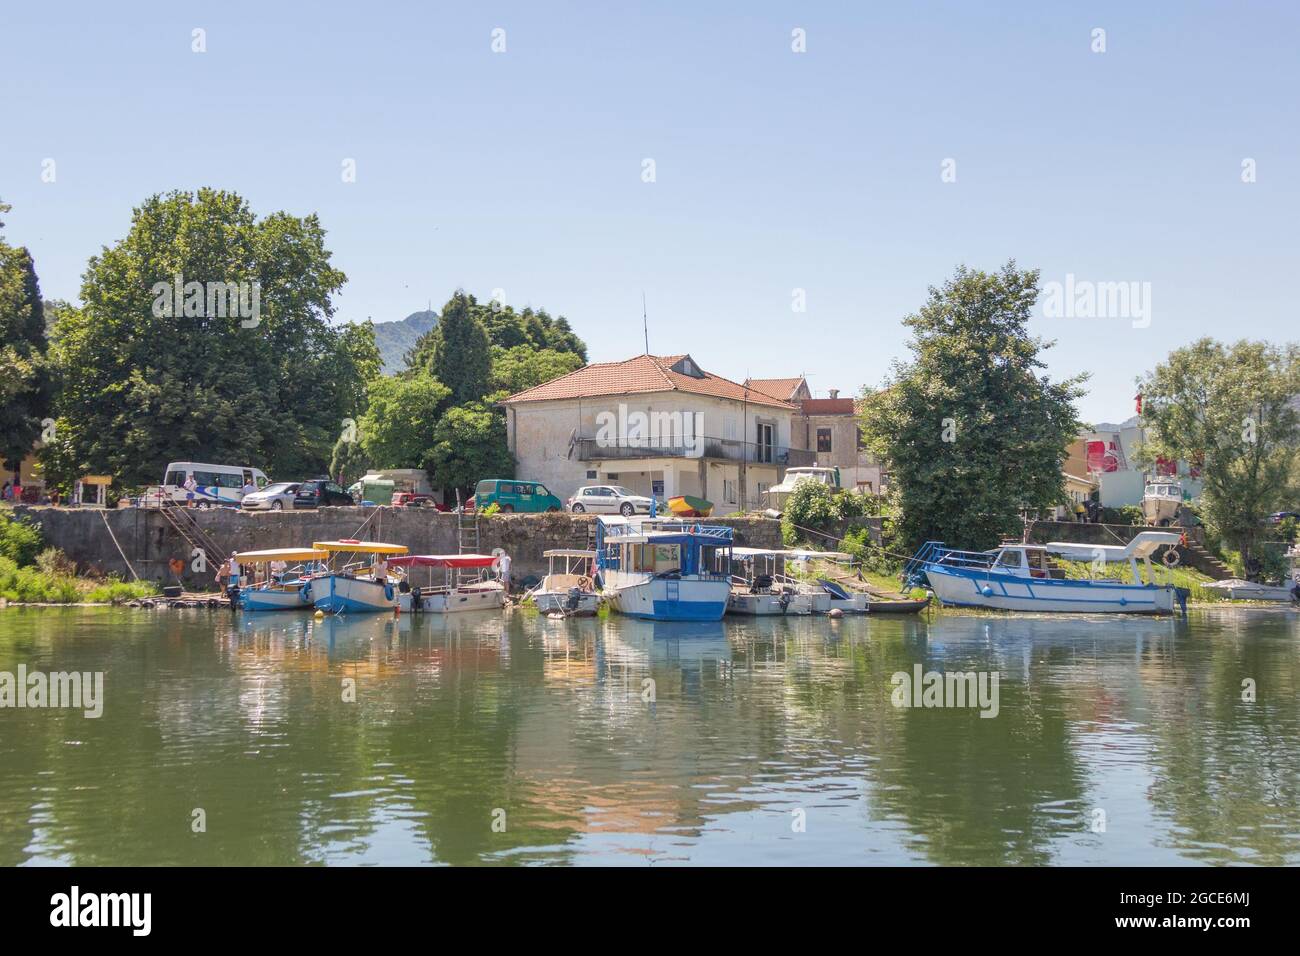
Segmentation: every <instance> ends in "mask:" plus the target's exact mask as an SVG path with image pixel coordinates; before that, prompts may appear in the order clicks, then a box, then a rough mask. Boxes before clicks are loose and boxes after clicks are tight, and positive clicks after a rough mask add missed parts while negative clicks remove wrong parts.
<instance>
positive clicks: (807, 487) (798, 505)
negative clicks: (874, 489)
mask: <svg viewBox="0 0 1300 956" xmlns="http://www.w3.org/2000/svg"><path fill="white" fill-rule="evenodd" d="M879 513H880V500H879V499H878V498H876V497H875V496H874V495H862V494H858V493H856V492H851V491H840V492H835V491H832V490H831V489H830V488H828V487H827V486H826V485H823V484H822V483H821V482H818V481H798V482H796V483H795V486H794V491H793V492H791V494H790V497H789V498H788V499H786V502H785V507H784V508H783V510H782V512H781V539H782V540H783V541H784V542H785V543H786V544H787V545H793V544H796V543H798V542H799V541H801V540H808V541H809V543H811V544H813V545H816V546H818V547H821V546H823V545H824V546H827V547H829V546H830V545H832V544H834V543H835V538H836V535H837V534H838V532H839V530H840V528H842V527H843V526H844V522H846V521H848V520H851V519H853V518H861V517H866V516H868V515H878V514H879Z"/></svg>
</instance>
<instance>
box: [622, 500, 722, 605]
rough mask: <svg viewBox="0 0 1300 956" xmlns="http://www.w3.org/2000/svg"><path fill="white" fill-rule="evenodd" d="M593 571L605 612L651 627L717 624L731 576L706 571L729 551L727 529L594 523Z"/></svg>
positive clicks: (696, 525)
mask: <svg viewBox="0 0 1300 956" xmlns="http://www.w3.org/2000/svg"><path fill="white" fill-rule="evenodd" d="M597 520H598V523H597V525H596V567H597V569H598V573H599V577H600V587H601V590H602V591H603V593H604V596H605V600H606V601H608V602H609V605H610V607H611V608H612V609H613V610H615V611H618V612H619V613H620V614H628V615H631V616H632V617H639V618H646V619H648V620H652V621H720V620H722V615H723V614H725V613H726V611H727V597H728V595H729V594H730V593H731V575H730V574H727V573H723V572H718V571H714V570H711V569H712V568H714V567H717V565H718V561H719V558H718V555H719V554H726V555H727V556H728V560H729V557H730V551H731V542H732V536H733V532H732V530H731V529H730V528H724V527H718V526H716V525H701V524H699V523H691V522H677V523H676V524H675V526H672V525H671V524H670V522H663V521H646V522H643V523H642V525H636V524H633V523H631V522H627V523H617V524H615V523H606V522H605V521H604V520H601V519H597Z"/></svg>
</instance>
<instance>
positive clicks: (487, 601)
mask: <svg viewBox="0 0 1300 956" xmlns="http://www.w3.org/2000/svg"><path fill="white" fill-rule="evenodd" d="M505 595H506V592H505V588H503V587H502V586H501V585H500V584H496V583H489V584H477V585H473V586H472V587H463V588H453V589H451V590H450V591H436V592H434V593H432V594H421V595H420V606H419V607H416V606H415V600H414V595H413V594H411V592H409V591H408V592H406V593H404V594H399V595H398V599H397V600H398V606H399V607H400V608H401V609H402V610H403V611H416V612H424V613H428V614H452V613H455V612H458V611H496V610H500V609H501V608H503V607H505V603H506V597H505Z"/></svg>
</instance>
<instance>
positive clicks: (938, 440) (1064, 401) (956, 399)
mask: <svg viewBox="0 0 1300 956" xmlns="http://www.w3.org/2000/svg"><path fill="white" fill-rule="evenodd" d="M1037 297H1038V272H1037V271H1036V270H1029V271H1021V270H1018V269H1017V268H1016V266H1015V263H1014V262H1008V263H1007V264H1006V265H1005V266H1003V267H1002V269H1001V270H999V271H997V272H993V273H989V272H982V271H978V270H970V269H967V268H965V267H961V268H959V269H958V270H957V271H956V273H955V275H954V276H953V277H952V278H951V279H949V280H948V281H947V282H946V283H944V285H943V287H942V288H933V287H932V288H931V289H930V294H929V299H928V301H927V302H926V304H925V305H924V306H923V307H922V309H921V310H920V311H919V312H917V313H916V314H914V315H910V316H908V317H907V318H905V319H904V320H903V324H904V325H906V326H907V327H908V328H910V329H911V330H912V333H913V337H912V341H911V342H910V344H909V348H910V349H911V351H912V357H911V359H910V360H907V361H901V360H900V361H897V362H895V363H894V366H893V369H892V372H891V375H890V377H889V379H888V380H887V381H886V382H885V384H884V387H883V388H882V389H880V390H879V391H876V392H874V393H864V398H863V412H862V416H861V420H862V429H863V435H864V438H865V439H866V440H867V443H868V445H869V446H870V448H871V450H872V452H873V453H874V454H876V455H877V456H878V457H879V458H880V459H881V460H882V461H883V462H884V463H885V466H886V468H887V469H888V471H889V473H890V476H891V483H892V485H893V488H894V494H895V495H896V497H897V500H896V502H895V505H896V508H897V510H899V511H901V518H900V521H901V527H900V528H899V529H898V530H899V533H900V537H901V538H902V540H903V541H905V542H907V543H908V546H915V545H917V544H918V543H920V542H922V541H925V540H931V539H937V540H942V541H945V542H946V543H947V544H949V545H950V546H953V547H964V548H988V547H992V546H993V545H995V544H996V543H997V541H998V539H999V537H1001V536H1003V535H1007V534H1015V533H1018V532H1019V530H1020V522H1019V512H1020V509H1021V508H1030V509H1044V508H1048V507H1051V506H1053V505H1055V504H1056V503H1057V502H1059V501H1061V500H1062V499H1063V497H1064V489H1063V484H1062V476H1061V466H1062V465H1063V463H1064V461H1065V450H1066V446H1067V445H1068V444H1069V443H1070V442H1071V441H1072V440H1074V438H1075V437H1076V435H1077V434H1078V431H1079V420H1078V417H1077V413H1076V411H1075V407H1074V400H1075V399H1076V398H1077V397H1078V396H1079V395H1080V394H1082V388H1081V386H1082V383H1083V381H1084V380H1085V376H1079V377H1077V378H1073V379H1069V380H1067V381H1064V382H1052V381H1050V380H1049V379H1048V378H1047V376H1046V375H1043V374H1041V371H1040V370H1041V369H1042V368H1043V363H1042V361H1041V360H1040V358H1039V355H1040V354H1041V352H1042V351H1043V350H1045V349H1046V348H1049V347H1050V344H1051V343H1047V342H1043V341H1042V340H1041V339H1038V338H1036V337H1033V336H1031V335H1030V334H1029V333H1028V331H1027V330H1026V326H1027V325H1028V322H1029V319H1030V310H1031V309H1032V308H1033V305H1034V302H1035V300H1036V299H1037Z"/></svg>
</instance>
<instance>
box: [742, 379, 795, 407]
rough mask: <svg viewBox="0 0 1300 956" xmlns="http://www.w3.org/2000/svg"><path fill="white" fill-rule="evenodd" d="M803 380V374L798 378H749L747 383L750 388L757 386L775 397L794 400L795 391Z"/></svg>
mask: <svg viewBox="0 0 1300 956" xmlns="http://www.w3.org/2000/svg"><path fill="white" fill-rule="evenodd" d="M802 381H803V376H802V375H801V376H799V377H798V378H747V379H745V384H746V385H748V386H749V387H750V388H756V389H758V390H759V391H760V392H765V393H767V394H768V395H771V396H772V397H773V398H779V399H781V401H783V402H789V401H793V400H794V393H795V392H796V391H797V390H798V388H799V383H800V382H802Z"/></svg>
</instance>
